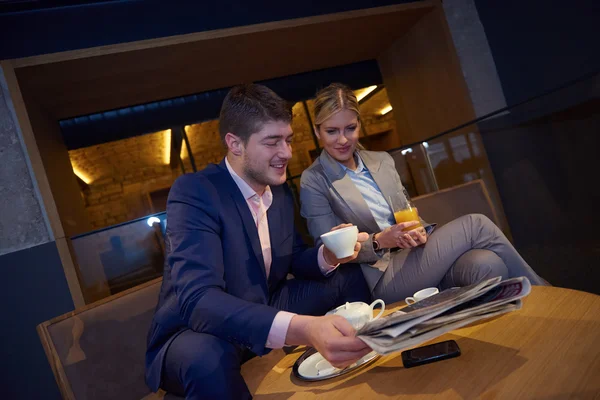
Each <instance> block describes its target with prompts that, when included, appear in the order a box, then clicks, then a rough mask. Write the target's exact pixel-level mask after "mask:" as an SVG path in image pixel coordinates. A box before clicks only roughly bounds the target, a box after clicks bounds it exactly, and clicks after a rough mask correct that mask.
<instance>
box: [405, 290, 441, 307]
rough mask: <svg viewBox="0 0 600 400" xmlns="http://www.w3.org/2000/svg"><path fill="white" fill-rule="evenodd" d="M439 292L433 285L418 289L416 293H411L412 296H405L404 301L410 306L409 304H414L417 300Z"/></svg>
mask: <svg viewBox="0 0 600 400" xmlns="http://www.w3.org/2000/svg"><path fill="white" fill-rule="evenodd" d="M439 292H440V290H439V289H438V288H435V287H430V288H426V289H423V290H419V291H418V292H417V293H415V294H413V295H412V297H407V298H406V299H404V301H405V302H406V304H408V305H409V306H410V305H411V304H415V303H416V302H417V301H421V300H423V299H426V298H428V297H431V296H433V295H434V294H438V293H439Z"/></svg>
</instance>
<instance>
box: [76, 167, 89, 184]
mask: <svg viewBox="0 0 600 400" xmlns="http://www.w3.org/2000/svg"><path fill="white" fill-rule="evenodd" d="M71 167H72V168H73V173H74V174H75V175H77V177H78V178H79V179H81V180H82V181H84V182H85V183H86V184H88V185H89V184H90V183H92V178H90V177H89V175H86V174H85V173H84V172H83V171H81V170H80V169H79V168H77V167H75V166H74V165H73V164H71Z"/></svg>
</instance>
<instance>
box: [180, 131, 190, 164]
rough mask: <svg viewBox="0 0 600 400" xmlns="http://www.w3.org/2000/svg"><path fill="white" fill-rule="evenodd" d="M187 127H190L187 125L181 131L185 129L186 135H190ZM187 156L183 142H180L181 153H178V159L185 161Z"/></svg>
mask: <svg viewBox="0 0 600 400" xmlns="http://www.w3.org/2000/svg"><path fill="white" fill-rule="evenodd" d="M189 127H190V126H189V125H186V126H184V127H183V129H185V133H186V135H189V134H190V132H189V129H188V128H189ZM188 140H189V136H188ZM187 154H188V152H187V146H186V145H185V140H182V141H181V152H180V153H179V158H181V159H182V160H185V159H186V157H187Z"/></svg>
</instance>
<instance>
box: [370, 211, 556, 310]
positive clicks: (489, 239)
mask: <svg viewBox="0 0 600 400" xmlns="http://www.w3.org/2000/svg"><path fill="white" fill-rule="evenodd" d="M495 276H501V277H502V279H506V278H514V277H518V276H526V277H527V278H529V280H530V281H531V284H532V285H546V284H547V283H546V282H545V281H544V280H543V279H542V278H540V277H539V276H538V275H537V274H536V273H535V271H534V270H533V269H532V268H531V267H530V266H529V265H528V264H527V262H525V260H524V259H523V257H521V256H520V255H519V253H518V252H517V250H516V249H515V248H514V247H513V245H512V244H511V243H510V242H509V241H508V239H507V238H506V236H504V234H503V233H502V231H501V230H500V229H499V228H498V227H497V226H496V225H495V224H494V223H493V222H492V221H491V220H490V219H489V218H487V217H486V216H484V215H481V214H469V215H465V216H463V217H460V218H457V219H455V220H453V221H451V222H449V223H447V224H446V225H444V226H442V227H440V228H438V229H436V230H435V231H433V233H432V234H431V235H430V236H429V238H428V239H427V243H425V245H423V246H419V247H416V248H413V249H410V250H401V251H399V252H396V253H393V254H392V256H391V259H390V264H389V265H388V267H387V269H386V270H385V272H384V274H383V276H382V277H381V278H380V280H379V282H377V285H375V288H374V290H373V298H376V299H383V300H384V301H385V302H386V304H391V303H394V302H397V301H401V300H404V298H406V297H408V296H412V295H413V294H414V293H415V292H417V291H419V290H421V289H424V288H426V287H432V286H435V287H439V288H440V289H441V290H443V289H446V288H449V287H454V286H467V285H470V284H472V283H476V282H478V281H481V280H483V279H489V278H493V277H495Z"/></svg>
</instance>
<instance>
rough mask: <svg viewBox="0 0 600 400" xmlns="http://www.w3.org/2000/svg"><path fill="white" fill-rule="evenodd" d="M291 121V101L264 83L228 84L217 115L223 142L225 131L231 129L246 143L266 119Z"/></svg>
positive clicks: (230, 130) (266, 121)
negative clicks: (227, 89)
mask: <svg viewBox="0 0 600 400" xmlns="http://www.w3.org/2000/svg"><path fill="white" fill-rule="evenodd" d="M272 121H273V122H274V121H283V122H288V123H291V122H292V108H291V105H290V104H289V103H288V102H287V101H285V100H283V99H282V98H281V97H279V96H278V95H277V94H276V93H275V92H274V91H272V90H271V89H269V88H268V87H266V86H263V85H258V84H253V83H252V84H246V85H238V86H234V87H233V88H231V90H230V91H229V93H227V96H225V100H223V105H222V106H221V114H220V115H219V134H220V136H221V141H222V142H223V144H224V145H226V144H225V135H227V133H229V132H230V133H233V134H234V135H236V136H238V137H239V138H240V139H242V142H243V143H244V144H246V143H248V140H249V139H250V136H251V135H252V134H253V133H256V132H258V131H260V130H261V129H262V125H264V124H266V123H268V122H272Z"/></svg>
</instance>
